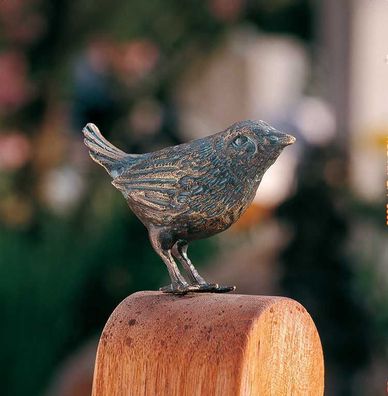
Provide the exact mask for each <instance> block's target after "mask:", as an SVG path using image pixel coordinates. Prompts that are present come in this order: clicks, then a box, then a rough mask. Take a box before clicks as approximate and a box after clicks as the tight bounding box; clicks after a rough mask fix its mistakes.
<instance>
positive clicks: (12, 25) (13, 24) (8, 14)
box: [0, 0, 45, 44]
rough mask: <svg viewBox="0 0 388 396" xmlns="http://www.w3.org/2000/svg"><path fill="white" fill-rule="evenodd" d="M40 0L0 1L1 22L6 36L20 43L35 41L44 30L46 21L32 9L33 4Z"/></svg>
mask: <svg viewBox="0 0 388 396" xmlns="http://www.w3.org/2000/svg"><path fill="white" fill-rule="evenodd" d="M37 2H39V0H12V1H9V0H5V1H0V23H1V25H2V33H3V34H4V36H5V37H6V38H7V39H8V40H10V41H12V42H16V43H19V44H29V43H31V42H33V41H34V40H35V39H36V38H37V37H39V36H40V34H41V33H42V32H43V30H44V27H45V21H44V19H43V18H42V16H41V15H40V14H39V13H37V12H35V11H32V10H31V4H33V3H37Z"/></svg>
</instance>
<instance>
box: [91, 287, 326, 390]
mask: <svg viewBox="0 0 388 396" xmlns="http://www.w3.org/2000/svg"><path fill="white" fill-rule="evenodd" d="M323 387H324V366H323V354H322V348H321V343H320V339H319V336H318V333H317V330H316V328H315V325H314V323H313V321H312V319H311V317H310V315H309V314H308V313H307V311H306V310H305V308H303V306H302V305H300V304H299V303H298V302H296V301H294V300H291V299H288V298H284V297H267V296H249V295H238V294H208V293H204V294H194V293H189V294H186V295H183V296H177V295H171V294H164V293H160V292H150V291H146V292H139V293H135V294H132V295H130V296H129V297H127V298H126V299H125V300H124V301H123V302H121V303H120V304H119V306H118V307H117V308H116V309H115V311H114V312H113V313H112V315H111V317H110V318H109V320H108V322H107V324H106V326H105V328H104V330H103V333H102V335H101V339H100V343H99V347H98V352H97V358H96V365H95V373H94V381H93V396H103V395H109V396H111V395H115V396H116V395H117V396H119V395H131V396H138V395H151V396H156V395H166V396H175V395H176V396H178V395H179V396H180V395H190V396H192V395H204V396H213V395H222V396H235V395H244V396H245V395H247V396H248V395H260V396H266V395H271V396H272V395H273V396H278V395H279V396H285V395H314V396H318V395H323Z"/></svg>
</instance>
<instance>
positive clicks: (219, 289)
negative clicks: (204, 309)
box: [193, 283, 236, 293]
mask: <svg viewBox="0 0 388 396" xmlns="http://www.w3.org/2000/svg"><path fill="white" fill-rule="evenodd" d="M234 290H236V286H223V285H219V284H218V283H205V284H201V285H198V287H197V289H196V290H193V291H196V292H198V293H228V292H231V291H234Z"/></svg>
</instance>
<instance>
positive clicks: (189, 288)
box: [159, 283, 236, 295]
mask: <svg viewBox="0 0 388 396" xmlns="http://www.w3.org/2000/svg"><path fill="white" fill-rule="evenodd" d="M234 290H236V286H223V285H221V286H220V285H219V284H218V283H205V284H200V285H181V284H171V285H167V286H163V287H161V288H160V289H159V291H161V292H163V293H172V294H180V295H183V294H187V293H189V292H193V293H228V292H231V291H234Z"/></svg>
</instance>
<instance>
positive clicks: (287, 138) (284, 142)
mask: <svg viewBox="0 0 388 396" xmlns="http://www.w3.org/2000/svg"><path fill="white" fill-rule="evenodd" d="M271 135H273V136H276V137H277V139H278V142H279V144H280V145H281V146H282V147H286V146H289V145H290V144H293V143H295V141H296V139H295V137H294V136H292V135H288V134H287V133H284V132H280V131H278V130H276V129H275V130H272V131H271Z"/></svg>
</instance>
